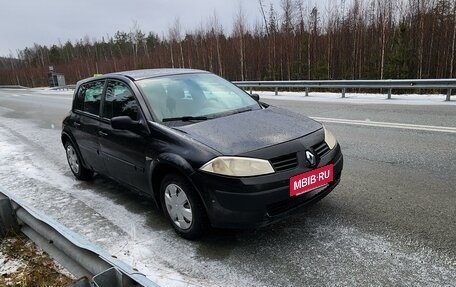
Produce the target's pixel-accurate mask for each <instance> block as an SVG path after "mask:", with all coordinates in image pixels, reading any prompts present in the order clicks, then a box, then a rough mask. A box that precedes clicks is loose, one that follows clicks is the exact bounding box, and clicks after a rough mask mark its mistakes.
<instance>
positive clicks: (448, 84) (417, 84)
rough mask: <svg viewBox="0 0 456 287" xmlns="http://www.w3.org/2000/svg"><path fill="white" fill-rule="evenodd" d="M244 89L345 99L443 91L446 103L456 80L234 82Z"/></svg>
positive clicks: (455, 84)
mask: <svg viewBox="0 0 456 287" xmlns="http://www.w3.org/2000/svg"><path fill="white" fill-rule="evenodd" d="M233 83H234V84H235V85H237V86H239V87H242V88H250V93H252V88H257V87H262V88H274V89H275V94H276V95H277V94H278V91H279V89H280V88H302V89H305V95H306V96H309V89H342V98H345V92H346V89H387V90H388V97H387V98H388V99H391V94H392V90H393V89H441V90H446V91H447V94H446V99H445V100H446V101H450V98H451V92H452V90H453V89H456V79H416V80H413V79H409V80H324V81H234V82H233Z"/></svg>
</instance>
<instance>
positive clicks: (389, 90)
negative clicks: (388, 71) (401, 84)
mask: <svg viewBox="0 0 456 287" xmlns="http://www.w3.org/2000/svg"><path fill="white" fill-rule="evenodd" d="M391 93H392V89H388V100H391Z"/></svg>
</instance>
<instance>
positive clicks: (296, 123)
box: [175, 106, 322, 155]
mask: <svg viewBox="0 0 456 287" xmlns="http://www.w3.org/2000/svg"><path fill="white" fill-rule="evenodd" d="M321 128H322V125H321V124H320V123H318V122H316V121H314V120H312V119H310V118H308V117H306V116H303V115H300V114H297V113H294V112H291V111H288V110H284V109H280V108H277V107H272V106H270V107H269V108H267V109H262V110H255V111H250V112H244V113H239V114H234V115H229V116H225V117H221V118H215V119H212V120H207V121H204V122H198V123H195V124H191V125H186V126H180V127H175V129H176V130H179V131H181V132H184V133H186V134H187V135H188V136H190V137H192V138H193V139H195V140H197V141H199V142H201V143H203V144H205V145H207V146H209V147H211V148H213V149H215V150H217V151H218V152H220V153H221V154H224V155H239V154H243V153H246V152H250V151H254V150H258V149H261V148H265V147H269V146H272V145H276V144H280V143H283V142H287V141H290V140H293V139H296V138H299V137H302V136H305V135H308V134H310V133H313V132H315V131H317V130H319V129H321Z"/></svg>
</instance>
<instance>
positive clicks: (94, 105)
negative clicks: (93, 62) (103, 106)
mask: <svg viewBox="0 0 456 287" xmlns="http://www.w3.org/2000/svg"><path fill="white" fill-rule="evenodd" d="M103 88H104V81H95V82H91V83H87V84H84V85H82V86H81V87H80V88H79V91H78V94H77V98H76V101H75V109H77V110H80V111H84V112H87V113H90V114H93V115H97V116H98V115H99V114H100V103H101V96H102V95H103Z"/></svg>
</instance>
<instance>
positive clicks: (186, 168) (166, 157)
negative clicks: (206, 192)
mask: <svg viewBox="0 0 456 287" xmlns="http://www.w3.org/2000/svg"><path fill="white" fill-rule="evenodd" d="M170 173H175V174H177V175H180V176H183V177H184V178H185V179H186V180H187V181H188V182H189V183H190V185H191V186H192V187H193V189H194V190H195V191H196V194H197V195H198V197H199V199H200V200H201V203H202V204H203V206H204V209H205V210H204V211H205V212H206V213H207V206H206V202H205V201H204V199H203V196H202V195H201V191H200V190H199V189H198V188H197V187H196V186H195V184H194V183H193V181H192V179H191V175H192V174H193V173H195V170H194V169H193V167H192V166H191V165H190V164H189V163H188V162H187V161H186V160H185V159H184V158H182V157H181V156H179V155H176V154H171V153H165V154H161V155H160V156H159V157H158V158H157V160H155V161H153V162H152V164H151V172H150V179H149V183H150V185H151V189H152V196H153V198H154V200H155V202H156V204H157V205H158V207H159V208H160V209H162V208H163V207H162V206H161V200H160V186H161V182H162V181H163V178H164V177H165V176H166V175H167V174H170Z"/></svg>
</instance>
